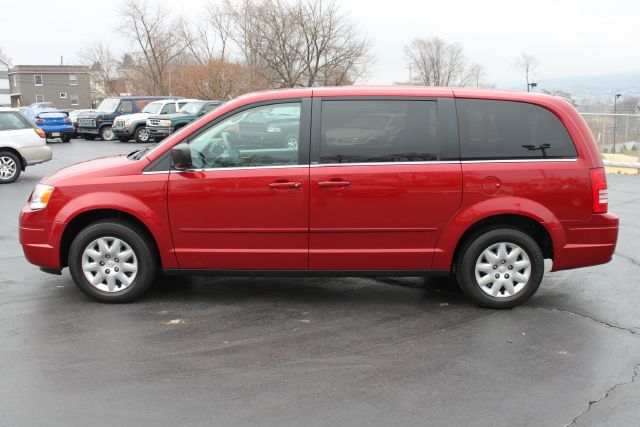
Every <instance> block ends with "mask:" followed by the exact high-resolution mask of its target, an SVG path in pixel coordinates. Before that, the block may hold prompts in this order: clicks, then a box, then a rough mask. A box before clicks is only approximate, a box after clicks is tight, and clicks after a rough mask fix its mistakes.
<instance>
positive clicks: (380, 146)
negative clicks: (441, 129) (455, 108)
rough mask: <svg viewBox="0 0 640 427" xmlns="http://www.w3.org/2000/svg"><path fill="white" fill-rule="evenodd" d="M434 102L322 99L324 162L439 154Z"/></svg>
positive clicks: (409, 159) (405, 158)
mask: <svg viewBox="0 0 640 427" xmlns="http://www.w3.org/2000/svg"><path fill="white" fill-rule="evenodd" d="M436 112H437V107H436V102H435V101H384V100H371V101H324V102H323V103H322V126H321V135H320V163H371V162H375V163H377V162H420V161H434V160H437V159H438V133H437V120H436Z"/></svg>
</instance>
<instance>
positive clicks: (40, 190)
mask: <svg viewBox="0 0 640 427" xmlns="http://www.w3.org/2000/svg"><path fill="white" fill-rule="evenodd" d="M53 190H55V188H53V187H52V186H50V185H44V184H38V185H36V188H35V190H33V195H32V196H31V206H30V207H31V209H32V210H39V209H44V208H46V207H47V204H48V203H49V199H51V194H52V193H53Z"/></svg>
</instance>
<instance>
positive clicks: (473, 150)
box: [456, 99, 577, 160]
mask: <svg viewBox="0 0 640 427" xmlns="http://www.w3.org/2000/svg"><path fill="white" fill-rule="evenodd" d="M456 107H457V110H458V122H459V127H460V154H461V157H462V159H466V160H493V159H529V158H574V157H576V156H577V154H576V149H575V146H574V145H573V141H572V140H571V137H570V136H569V134H568V133H567V130H566V129H565V127H564V125H563V124H562V123H561V122H560V119H558V117H556V115H555V114H553V113H552V112H551V111H549V110H547V109H546V108H543V107H539V106H537V105H533V104H528V103H524V102H514V101H493V100H483V99H458V100H456Z"/></svg>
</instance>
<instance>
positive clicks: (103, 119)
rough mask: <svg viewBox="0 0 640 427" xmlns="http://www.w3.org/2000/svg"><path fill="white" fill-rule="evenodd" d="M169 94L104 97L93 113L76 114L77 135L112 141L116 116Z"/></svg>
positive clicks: (129, 112) (90, 138)
mask: <svg viewBox="0 0 640 427" xmlns="http://www.w3.org/2000/svg"><path fill="white" fill-rule="evenodd" d="M167 98H170V97H169V96H118V97H113V98H105V99H104V100H103V101H102V102H101V103H100V105H99V106H98V108H96V111H95V112H93V113H82V114H80V115H79V116H78V135H79V136H81V137H83V138H84V139H88V140H92V139H96V137H98V136H99V137H100V138H101V139H102V140H103V141H113V140H114V139H115V133H114V132H113V129H112V128H111V127H112V125H113V121H114V120H115V118H116V117H117V116H121V115H123V114H133V113H138V112H140V111H142V109H143V108H144V107H145V105H147V104H148V103H150V102H151V101H156V100H160V99H167Z"/></svg>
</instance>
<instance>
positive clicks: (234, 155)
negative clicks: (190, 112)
mask: <svg viewBox="0 0 640 427" xmlns="http://www.w3.org/2000/svg"><path fill="white" fill-rule="evenodd" d="M282 106H286V107H287V108H288V111H289V113H290V114H287V115H286V116H284V117H282V116H280V115H279V114H273V113H274V112H275V111H276V110H277V109H278V108H280V107H282ZM300 108H301V104H300V103H299V102H295V103H286V104H277V105H266V106H261V107H254V108H249V109H247V110H244V111H241V112H239V113H236V114H234V115H232V116H230V117H228V118H226V119H224V120H223V121H221V122H220V123H217V124H216V125H214V126H212V127H211V128H209V129H207V130H206V131H204V132H203V133H201V134H200V135H198V136H197V137H196V138H195V139H193V140H192V141H191V142H190V143H189V147H190V148H191V157H192V160H193V167H194V168H196V169H207V168H224V167H250V166H280V165H296V164H298V152H299V147H298V140H299V136H300ZM256 117H260V120H256Z"/></svg>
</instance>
